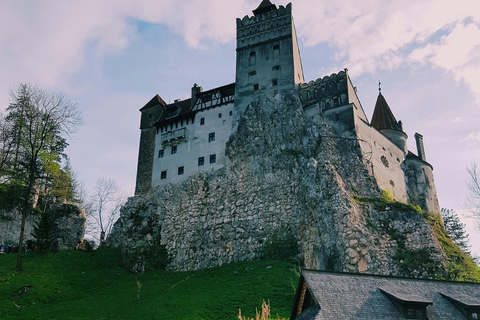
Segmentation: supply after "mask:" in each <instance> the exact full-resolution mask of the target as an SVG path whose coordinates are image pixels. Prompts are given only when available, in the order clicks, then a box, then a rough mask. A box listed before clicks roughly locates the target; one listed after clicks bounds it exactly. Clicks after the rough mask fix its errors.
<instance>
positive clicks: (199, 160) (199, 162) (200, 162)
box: [198, 157, 205, 166]
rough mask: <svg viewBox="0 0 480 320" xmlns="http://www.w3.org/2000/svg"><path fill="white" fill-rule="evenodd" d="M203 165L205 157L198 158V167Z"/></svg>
mask: <svg viewBox="0 0 480 320" xmlns="http://www.w3.org/2000/svg"><path fill="white" fill-rule="evenodd" d="M204 164H205V157H200V158H198V165H199V166H203V165H204Z"/></svg>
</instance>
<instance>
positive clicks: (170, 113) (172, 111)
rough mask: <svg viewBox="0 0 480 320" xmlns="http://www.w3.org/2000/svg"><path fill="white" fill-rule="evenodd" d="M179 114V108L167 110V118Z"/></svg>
mask: <svg viewBox="0 0 480 320" xmlns="http://www.w3.org/2000/svg"><path fill="white" fill-rule="evenodd" d="M176 115H177V108H170V109H168V110H167V119H168V118H172V117H175V116H176Z"/></svg>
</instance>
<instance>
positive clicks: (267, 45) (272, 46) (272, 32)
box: [232, 0, 305, 131]
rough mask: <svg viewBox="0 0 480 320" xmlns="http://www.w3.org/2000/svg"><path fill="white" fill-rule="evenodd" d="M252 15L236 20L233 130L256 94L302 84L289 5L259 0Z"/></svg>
mask: <svg viewBox="0 0 480 320" xmlns="http://www.w3.org/2000/svg"><path fill="white" fill-rule="evenodd" d="M253 14H254V16H253V17H248V16H245V17H244V18H243V19H237V65H236V77H235V108H234V118H233V124H232V127H233V130H234V131H235V129H236V127H237V125H238V120H239V119H240V116H241V114H242V113H243V112H244V111H245V108H246V107H247V105H248V104H249V103H250V102H252V101H253V100H254V99H255V98H256V97H258V95H259V94H267V95H275V94H277V93H279V92H281V91H282V90H291V89H294V88H295V87H296V85H297V84H299V83H304V82H305V80H304V77H303V69H302V62H301V59H300V50H299V48H298V42H297V35H296V31H295V25H294V22H293V17H292V6H291V3H289V4H288V5H287V6H286V7H283V6H280V7H279V8H277V7H276V5H274V4H272V3H271V2H270V1H269V0H263V1H262V3H261V4H260V5H259V6H258V8H257V9H255V10H253Z"/></svg>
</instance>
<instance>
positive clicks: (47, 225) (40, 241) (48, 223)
mask: <svg viewBox="0 0 480 320" xmlns="http://www.w3.org/2000/svg"><path fill="white" fill-rule="evenodd" d="M54 227H55V219H54V216H53V213H52V212H51V211H50V210H44V211H42V213H41V215H40V220H39V221H38V222H37V224H36V225H35V226H34V227H33V236H34V237H35V240H36V241H37V245H38V247H39V249H40V250H42V251H48V250H50V249H51V248H52V243H53V240H54Z"/></svg>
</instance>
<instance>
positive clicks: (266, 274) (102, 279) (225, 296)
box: [0, 249, 298, 320]
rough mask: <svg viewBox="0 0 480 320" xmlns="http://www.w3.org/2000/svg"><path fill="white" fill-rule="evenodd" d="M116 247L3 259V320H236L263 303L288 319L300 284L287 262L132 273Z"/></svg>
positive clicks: (0, 299)
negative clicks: (20, 263)
mask: <svg viewBox="0 0 480 320" xmlns="http://www.w3.org/2000/svg"><path fill="white" fill-rule="evenodd" d="M118 257H119V254H118V252H117V251H115V250H105V249H103V250H96V251H92V252H85V251H63V252H58V253H55V254H54V253H47V254H38V253H26V254H25V256H24V271H23V272H20V273H16V272H15V271H14V267H15V261H16V255H13V254H12V255H1V256H0V319H178V320H181V319H193V320H197V319H215V320H217V319H237V317H236V315H238V309H239V308H241V309H242V315H244V316H250V317H254V315H255V309H256V308H260V306H261V304H262V301H263V300H266V301H270V305H271V311H272V314H274V315H276V314H277V313H278V315H279V316H280V317H285V318H287V317H289V315H290V310H291V307H292V304H293V297H294V293H295V289H296V285H297V281H298V271H297V272H296V271H295V267H294V266H293V265H292V264H288V263H284V262H279V261H255V262H240V263H235V264H228V265H224V266H221V267H216V268H211V269H206V270H200V271H195V272H171V271H160V270H158V271H150V272H146V273H144V274H142V275H134V274H131V273H128V272H126V271H124V270H123V269H122V268H120V267H119V264H118Z"/></svg>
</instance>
